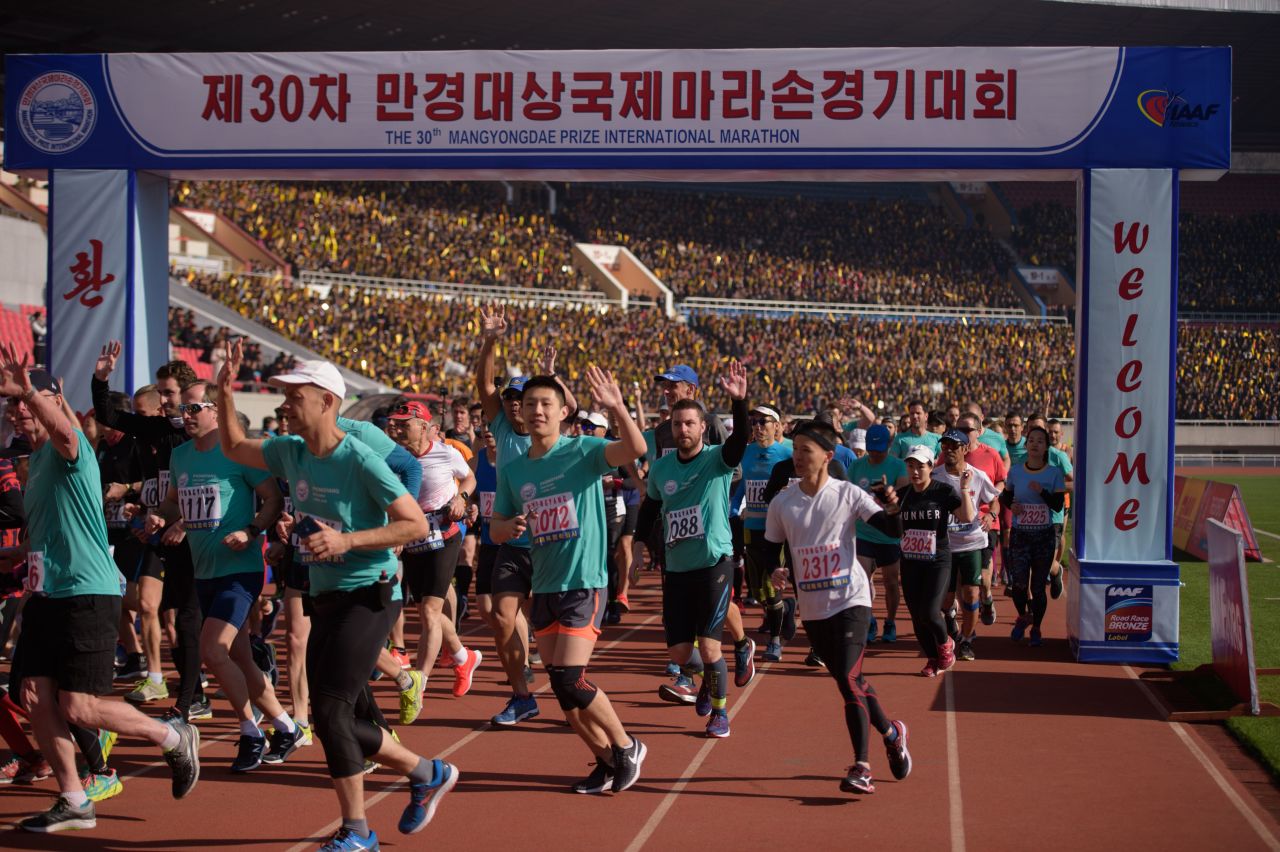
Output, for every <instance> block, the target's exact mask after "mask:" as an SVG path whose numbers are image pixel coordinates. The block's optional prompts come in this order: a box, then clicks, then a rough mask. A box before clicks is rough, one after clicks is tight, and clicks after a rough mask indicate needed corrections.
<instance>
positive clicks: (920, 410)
mask: <svg viewBox="0 0 1280 852" xmlns="http://www.w3.org/2000/svg"><path fill="white" fill-rule="evenodd" d="M904 417H905V419H906V421H907V428H904V429H902V430H901V431H900V432H899V434H898V436H897V437H896V438H894V439H893V444H892V446H891V447H890V449H889V453H890V454H891V455H892V456H893V457H894V458H898V459H902V460H903V461H906V460H907V456H908V454H910V452H911V448H912V447H916V446H921V445H923V446H925V447H928V448H929V452H931V453H933V457H934V458H937V457H938V444H939V443H940V442H941V438H940V437H939V435H938V433H936V432H931V431H929V429H928V423H929V414H928V412H927V411H925V407H924V403H923V402H921V401H920V400H918V399H913V400H912V401H911V402H909V403H907V413H906V414H905V415H904Z"/></svg>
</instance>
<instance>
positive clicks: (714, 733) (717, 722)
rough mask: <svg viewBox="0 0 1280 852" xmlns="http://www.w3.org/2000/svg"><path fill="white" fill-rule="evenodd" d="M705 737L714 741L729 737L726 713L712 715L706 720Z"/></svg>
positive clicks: (727, 715)
mask: <svg viewBox="0 0 1280 852" xmlns="http://www.w3.org/2000/svg"><path fill="white" fill-rule="evenodd" d="M707 736H709V737H714V738H716V739H720V740H722V739H724V738H725V737H727V736H729V714H728V713H712V714H711V718H710V719H708V720H707Z"/></svg>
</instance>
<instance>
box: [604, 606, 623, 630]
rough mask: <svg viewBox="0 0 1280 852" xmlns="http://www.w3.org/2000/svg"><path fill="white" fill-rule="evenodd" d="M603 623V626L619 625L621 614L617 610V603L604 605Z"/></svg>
mask: <svg viewBox="0 0 1280 852" xmlns="http://www.w3.org/2000/svg"><path fill="white" fill-rule="evenodd" d="M604 623H605V624H621V623H622V612H621V611H620V610H619V609H618V605H617V603H615V602H614V601H609V602H608V603H607V604H605V605H604Z"/></svg>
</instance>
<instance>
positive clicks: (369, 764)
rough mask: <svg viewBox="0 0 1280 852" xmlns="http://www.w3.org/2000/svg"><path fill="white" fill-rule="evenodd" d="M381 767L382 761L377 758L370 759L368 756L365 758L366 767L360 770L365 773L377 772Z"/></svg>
mask: <svg viewBox="0 0 1280 852" xmlns="http://www.w3.org/2000/svg"><path fill="white" fill-rule="evenodd" d="M381 767H382V764H381V763H378V762H377V761H376V760H370V759H369V758H367V757H366V758H365V759H364V768H363V769H361V770H360V771H361V772H362V773H363V774H365V775H368V774H370V773H372V772H377V771H378V770H379V769H380V768H381Z"/></svg>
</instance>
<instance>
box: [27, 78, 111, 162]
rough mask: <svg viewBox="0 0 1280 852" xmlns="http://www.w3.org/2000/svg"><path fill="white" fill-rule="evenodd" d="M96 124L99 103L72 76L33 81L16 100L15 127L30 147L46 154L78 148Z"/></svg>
mask: <svg viewBox="0 0 1280 852" xmlns="http://www.w3.org/2000/svg"><path fill="white" fill-rule="evenodd" d="M97 121H98V102H97V100H96V99H95V98H94V96H93V90H92V89H90V88H89V85H88V84H87V83H85V81H84V80H81V79H80V78H79V77H77V76H75V75H74V74H68V73H66V72H65V71H51V72H49V73H48V74H41V75H40V76H39V77H37V78H35V79H34V80H32V81H31V82H30V83H29V84H28V85H27V87H26V88H25V89H23V90H22V96H21V97H20V98H19V99H18V127H19V128H20V129H21V130H22V136H23V138H24V139H26V140H27V142H29V143H31V145H32V147H34V148H38V149H40V150H41V151H44V152H45V153H46V154H65V153H67V152H68V151H74V150H75V149H76V148H79V147H80V145H81V143H83V142H84V140H86V139H88V138H89V134H90V133H92V132H93V126H94V124H96V123H97Z"/></svg>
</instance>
